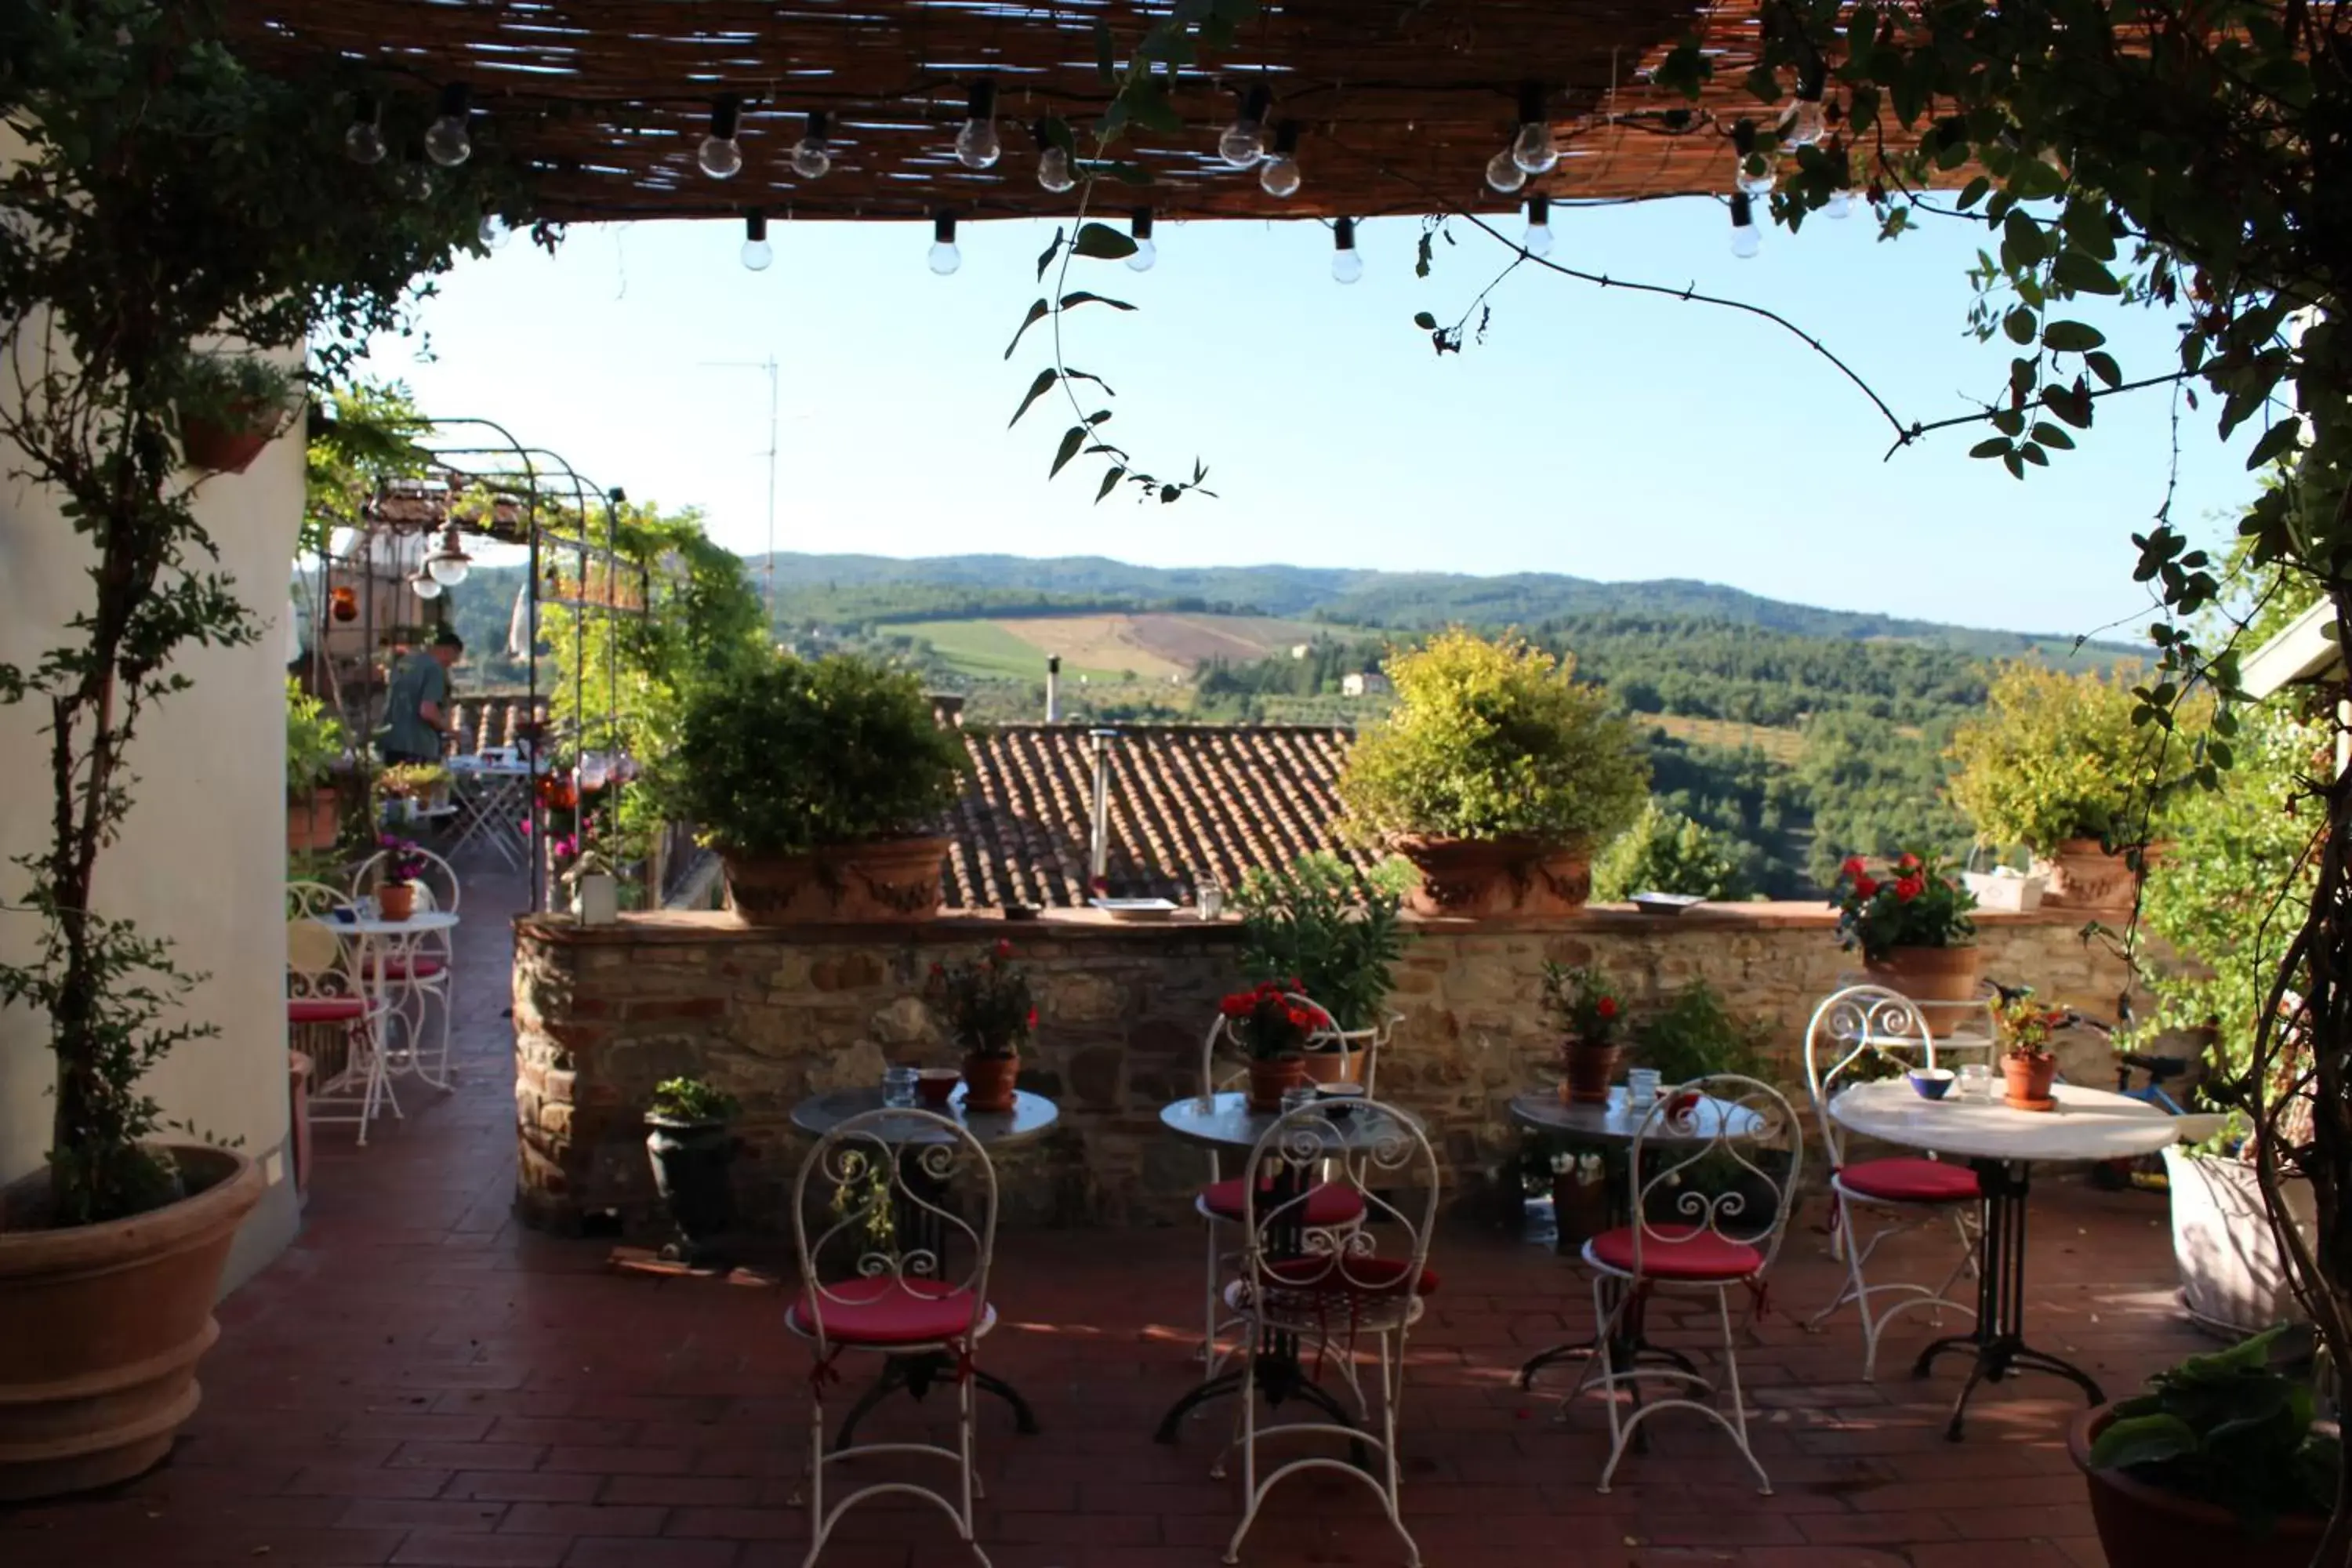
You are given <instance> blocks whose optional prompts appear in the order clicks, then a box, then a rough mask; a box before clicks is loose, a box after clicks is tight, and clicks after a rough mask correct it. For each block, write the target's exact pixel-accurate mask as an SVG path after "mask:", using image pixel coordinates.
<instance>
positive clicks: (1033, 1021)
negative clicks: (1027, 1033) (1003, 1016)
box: [1029, 1007, 1037, 1029]
mask: <svg viewBox="0 0 2352 1568" xmlns="http://www.w3.org/2000/svg"><path fill="white" fill-rule="evenodd" d="M1029 1026H1030V1027H1031V1028H1033V1029H1034V1028H1035V1027H1036V1026H1037V1009H1036V1008H1034V1007H1032V1008H1030V1009H1029Z"/></svg>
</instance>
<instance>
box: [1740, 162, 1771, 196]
mask: <svg viewBox="0 0 2352 1568" xmlns="http://www.w3.org/2000/svg"><path fill="white" fill-rule="evenodd" d="M1759 165H1760V167H1759ZM1772 184H1773V180H1772V165H1771V163H1770V162H1769V161H1768V160H1767V159H1766V158H1765V157H1764V155H1763V154H1762V153H1755V154H1753V155H1751V156H1749V157H1747V158H1743V159H1741V160H1740V161H1739V189H1740V193H1741V194H1742V195H1750V196H1769V195H1771V194H1772Z"/></svg>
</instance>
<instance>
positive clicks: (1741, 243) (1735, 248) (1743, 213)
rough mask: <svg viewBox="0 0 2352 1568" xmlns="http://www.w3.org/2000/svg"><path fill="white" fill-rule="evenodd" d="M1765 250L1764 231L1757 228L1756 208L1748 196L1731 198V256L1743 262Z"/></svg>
mask: <svg viewBox="0 0 2352 1568" xmlns="http://www.w3.org/2000/svg"><path fill="white" fill-rule="evenodd" d="M1763 248H1764V231H1763V230H1762V229H1759V228H1758V227H1757V226H1756V206H1755V203H1754V201H1753V200H1752V199H1751V198H1749V197H1748V196H1746V195H1737V196H1734V197H1732V198H1731V254H1732V255H1734V256H1737V257H1738V258H1739V259H1740V260H1742V261H1748V260H1751V259H1753V258H1754V257H1755V255H1756V253H1757V252H1758V251H1759V250H1761V249H1763Z"/></svg>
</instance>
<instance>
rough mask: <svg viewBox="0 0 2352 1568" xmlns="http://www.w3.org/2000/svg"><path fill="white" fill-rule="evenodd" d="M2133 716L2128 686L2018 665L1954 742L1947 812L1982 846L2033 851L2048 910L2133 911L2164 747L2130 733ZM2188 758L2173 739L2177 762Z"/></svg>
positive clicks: (2002, 676)
mask: <svg viewBox="0 0 2352 1568" xmlns="http://www.w3.org/2000/svg"><path fill="white" fill-rule="evenodd" d="M2137 706H2138V699H2137V698H2136V697H2134V696H2133V695H2132V691H2131V683H2130V681H2129V680H2128V679H2126V678H2124V677H2122V676H2107V675H2102V674H2100V673H2099V672H2097V671H2095V670H2092V671H2085V672H2084V673H2083V674H2080V675H2067V674H2063V673H2062V672H2060V671H2058V670H2054V669H2052V668H2048V667H2047V666H2044V665H2040V664H2032V663H2028V662H2025V661H2023V660H2019V661H2017V662H2014V663H2011V664H2009V665H2007V666H2004V667H2003V668H2002V669H2001V670H2000V673H1999V674H1998V675H1996V676H1995V677H1994V678H1993V680H1992V683H1991V686H1990V689H1989V690H1988V691H1987V693H1986V704H1985V709H1984V711H1983V712H1982V714H1981V715H1979V717H1977V718H1975V719H1972V720H1970V721H1967V722H1964V723H1962V724H1961V725H1960V726H1959V727H1958V729H1956V730H1955V731H1953V732H1952V742H1951V746H1950V749H1949V752H1948V755H1949V756H1950V758H1951V760H1952V762H1953V763H1955V764H1956V771H1955V772H1954V773H1953V775H1952V783H1951V795H1952V803H1953V804H1954V805H1957V806H1958V807H1959V808H1960V810H1961V812H1962V813H1963V814H1965V815H1966V816H1967V817H1968V818H1969V822H1970V823H1971V824H1973V825H1974V826H1975V828H1976V833H1977V839H1978V842H1979V843H1980V844H1983V845H1985V846H1987V847H1990V848H1994V849H2000V848H2003V847H2006V846H2009V845H2012V844H2017V845H2022V846H2024V847H2026V848H2027V849H2028V850H2030V851H2032V855H2033V858H2034V865H2033V870H2034V871H2035V872H2037V873H2039V874H2041V875H2042V877H2043V879H2044V880H2045V882H2046V884H2047V891H2046V893H2045V894H2044V898H2045V899H2046V900H2047V901H2048V902H2049V903H2051V904H2052V905H2054V906H2057V907H2059V908H2063V909H2083V910H2128V909H2129V908H2130V907H2131V904H2132V898H2133V895H2134V893H2135V892H2136V891H2137V887H2138V882H2139V874H2140V872H2141V870H2142V869H2144V867H2145V863H2146V861H2147V858H2148V856H2149V853H2150V850H2149V847H2148V845H2147V831H2146V830H2147V815H2148V813H2149V811H2150V810H2151V808H2152V805H2153V803H2154V802H2155V801H2156V800H2157V799H2158V795H2160V793H2161V791H2160V790H2159V787H2158V786H2159V784H2160V783H2161V780H2160V779H2159V778H2158V768H2159V765H2160V764H2161V762H2162V760H2163V758H2164V756H2165V755H2166V742H2167V740H2168V736H2167V734H2166V732H2165V731H2164V730H2163V728H2162V727H2160V726H2158V725H2153V724H2135V723H2133V722H2132V712H2133V710H2134V709H2135V708H2137ZM2180 719H2181V721H2187V720H2188V719H2189V715H2187V714H2185V713H2184V714H2182V715H2181V716H2180ZM2171 754H2172V755H2173V756H2175V757H2184V756H2187V755H2188V754H2189V747H2188V746H2186V745H2185V744H2183V743H2181V742H2179V740H2178V739H2177V738H2176V739H2173V741H2172V745H2171Z"/></svg>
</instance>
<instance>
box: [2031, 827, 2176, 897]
mask: <svg viewBox="0 0 2352 1568" xmlns="http://www.w3.org/2000/svg"><path fill="white" fill-rule="evenodd" d="M2162 852H2163V847H2162V846H2161V845H2154V844H2151V845H2149V846H2148V847H2146V848H2145V849H2143V850H2142V851H2141V852H2140V855H2141V862H2142V868H2143V869H2149V868H2154V866H2155V865H2156V862H2157V859H2158V856H2159V855H2160V854H2161V853H2162ZM2033 868H2034V869H2035V870H2036V871H2039V872H2041V873H2042V876H2043V877H2044V878H2046V879H2048V882H2049V888H2048V890H2047V891H2045V892H2044V893H2043V894H2042V902H2043V903H2044V904H2047V905H2049V906H2051V907H2053V908H2054V909H2062V910H2096V911H2105V912H2106V913H2109V914H2125V913H2128V912H2129V911H2130V910H2131V907H2132V899H2133V896H2134V895H2135V894H2136V893H2137V891H2138V888H2139V879H2138V878H2137V877H2136V876H2134V875H2133V873H2132V868H2131V866H2130V864H2129V863H2128V862H2126V860H2125V858H2124V857H2123V853H2122V852H2121V851H2120V850H2118V851H2117V852H2116V853H2115V854H2112V855H2110V854H2109V853H2107V851H2106V850H2105V848H2104V847H2101V846H2100V843H2099V841H2098V840H2097V839H2095V838H2069V839H2067V840H2066V841H2065V842H2063V843H2062V844H2060V845H2059V846H2058V847H2057V848H2055V849H2053V850H2052V851H2051V853H2050V858H2048V859H2046V860H2045V859H2042V858H2039V857H2036V858H2035V859H2034V862H2033Z"/></svg>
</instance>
